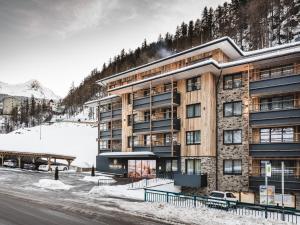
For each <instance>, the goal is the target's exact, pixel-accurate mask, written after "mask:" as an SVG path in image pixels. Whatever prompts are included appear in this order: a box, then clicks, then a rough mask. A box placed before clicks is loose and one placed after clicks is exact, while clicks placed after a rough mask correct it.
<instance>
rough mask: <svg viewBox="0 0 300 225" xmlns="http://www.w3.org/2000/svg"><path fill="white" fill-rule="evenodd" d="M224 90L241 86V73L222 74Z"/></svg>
mask: <svg viewBox="0 0 300 225" xmlns="http://www.w3.org/2000/svg"><path fill="white" fill-rule="evenodd" d="M223 87H224V90H227V89H234V88H240V87H242V74H241V73H238V74H231V75H226V76H224V83H223Z"/></svg>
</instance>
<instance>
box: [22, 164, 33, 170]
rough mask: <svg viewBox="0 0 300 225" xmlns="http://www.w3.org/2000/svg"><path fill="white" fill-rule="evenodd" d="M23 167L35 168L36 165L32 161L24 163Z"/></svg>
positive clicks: (26, 168)
mask: <svg viewBox="0 0 300 225" xmlns="http://www.w3.org/2000/svg"><path fill="white" fill-rule="evenodd" d="M23 169H25V170H35V169H36V165H35V164H33V163H24V165H23Z"/></svg>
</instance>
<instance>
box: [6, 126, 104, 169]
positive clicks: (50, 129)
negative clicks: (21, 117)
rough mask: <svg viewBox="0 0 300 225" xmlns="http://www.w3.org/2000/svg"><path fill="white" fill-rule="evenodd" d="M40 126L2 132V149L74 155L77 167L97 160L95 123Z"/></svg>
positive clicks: (74, 163)
mask: <svg viewBox="0 0 300 225" xmlns="http://www.w3.org/2000/svg"><path fill="white" fill-rule="evenodd" d="M41 131H42V134H41V137H42V138H41V140H40V127H39V126H36V127H32V128H24V129H18V130H16V131H14V132H11V133H8V134H1V135H0V149H1V150H10V151H20V152H36V153H50V154H58V155H71V156H75V157H76V159H75V161H74V162H73V163H72V165H74V166H78V167H82V168H85V167H92V165H95V164H96V155H97V152H98V151H97V142H96V138H97V128H96V127H93V126H92V125H86V124H78V123H70V122H65V123H64V122H61V123H54V124H52V125H42V126H41Z"/></svg>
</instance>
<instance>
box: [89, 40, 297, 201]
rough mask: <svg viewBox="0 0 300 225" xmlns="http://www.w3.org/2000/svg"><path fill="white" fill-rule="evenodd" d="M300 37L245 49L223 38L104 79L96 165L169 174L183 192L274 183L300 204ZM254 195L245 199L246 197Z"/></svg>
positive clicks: (256, 197)
mask: <svg viewBox="0 0 300 225" xmlns="http://www.w3.org/2000/svg"><path fill="white" fill-rule="evenodd" d="M299 51H300V43H299V42H295V43H291V44H285V45H281V46H277V47H273V48H266V49H262V50H258V51H251V52H244V51H242V50H241V49H240V48H239V47H238V46H237V45H236V44H235V43H234V42H233V41H232V40H231V39H230V38H228V37H224V38H220V39H217V40H214V41H211V42H209V43H206V44H203V45H200V46H196V47H194V48H191V49H188V50H186V51H183V52H180V53H177V54H174V55H172V56H169V57H166V58H163V59H160V60H157V61H154V62H151V63H148V64H145V65H142V66H139V67H136V68H132V69H130V70H128V71H125V72H121V73H118V74H115V75H112V76H109V77H107V78H104V79H101V80H99V81H98V84H99V85H102V86H105V87H106V90H107V92H108V96H107V97H104V98H102V99H98V100H95V101H91V102H88V103H87V105H90V106H96V107H97V108H98V111H99V113H98V120H99V132H98V153H99V154H98V155H97V170H99V171H103V172H110V173H119V174H125V175H127V176H129V177H155V176H172V177H173V178H174V181H175V184H176V185H179V186H182V187H183V190H184V191H189V192H196V193H208V192H210V191H212V190H223V191H232V192H236V193H238V194H239V195H240V197H241V196H243V197H245V196H246V197H245V198H248V199H250V201H255V202H259V201H260V193H259V189H260V186H261V185H264V175H265V164H266V163H268V164H271V166H272V176H271V177H270V178H269V185H270V186H274V187H275V192H276V193H280V192H281V163H282V162H284V165H285V172H284V173H285V181H286V182H285V193H286V194H287V196H286V198H287V199H288V200H287V201H289V203H287V205H290V206H291V207H295V206H296V205H297V207H300V201H299V200H300V76H299V73H300V52H299ZM247 196H248V197H247Z"/></svg>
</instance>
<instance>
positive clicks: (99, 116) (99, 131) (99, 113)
mask: <svg viewBox="0 0 300 225" xmlns="http://www.w3.org/2000/svg"><path fill="white" fill-rule="evenodd" d="M100 109H101V103H100V101H99V104H98V154H100V138H101V135H100V134H101V130H100V123H101V111H100Z"/></svg>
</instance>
